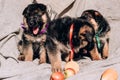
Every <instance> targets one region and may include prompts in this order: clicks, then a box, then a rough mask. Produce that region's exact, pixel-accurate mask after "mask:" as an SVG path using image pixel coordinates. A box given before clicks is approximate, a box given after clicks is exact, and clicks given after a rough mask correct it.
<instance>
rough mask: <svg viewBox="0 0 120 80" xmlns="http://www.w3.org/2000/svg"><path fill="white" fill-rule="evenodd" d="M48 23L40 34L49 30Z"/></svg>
mask: <svg viewBox="0 0 120 80" xmlns="http://www.w3.org/2000/svg"><path fill="white" fill-rule="evenodd" d="M47 28H48V24H46V26H45V28H44V29H42V30H41V31H40V34H44V33H46V32H47Z"/></svg>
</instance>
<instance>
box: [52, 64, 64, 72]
mask: <svg viewBox="0 0 120 80" xmlns="http://www.w3.org/2000/svg"><path fill="white" fill-rule="evenodd" d="M52 72H62V67H61V64H60V63H55V64H53V65H52Z"/></svg>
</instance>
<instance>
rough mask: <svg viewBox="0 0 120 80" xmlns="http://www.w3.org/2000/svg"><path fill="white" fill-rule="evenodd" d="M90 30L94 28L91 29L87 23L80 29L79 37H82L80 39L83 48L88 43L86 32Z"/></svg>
mask: <svg viewBox="0 0 120 80" xmlns="http://www.w3.org/2000/svg"><path fill="white" fill-rule="evenodd" d="M88 31H89V32H90V31H92V30H91V28H90V27H88V26H87V25H85V26H83V27H82V28H81V29H80V31H79V38H80V40H81V43H80V44H81V45H80V48H83V47H85V46H86V45H87V44H88V42H87V40H86V37H85V34H86V32H88Z"/></svg>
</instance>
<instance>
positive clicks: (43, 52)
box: [39, 45, 46, 64]
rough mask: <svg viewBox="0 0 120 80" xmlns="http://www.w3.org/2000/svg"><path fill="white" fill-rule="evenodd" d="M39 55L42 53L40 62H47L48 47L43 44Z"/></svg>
mask: <svg viewBox="0 0 120 80" xmlns="http://www.w3.org/2000/svg"><path fill="white" fill-rule="evenodd" d="M39 55H40V60H39V63H40V64H41V63H46V49H45V47H44V46H43V45H42V46H41V47H40V52H39Z"/></svg>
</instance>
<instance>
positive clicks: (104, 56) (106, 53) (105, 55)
mask: <svg viewBox="0 0 120 80" xmlns="http://www.w3.org/2000/svg"><path fill="white" fill-rule="evenodd" d="M108 44H109V43H108V42H105V43H104V46H103V54H102V58H103V59H106V58H107V57H108V53H109V52H108V50H109V45H108Z"/></svg>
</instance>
